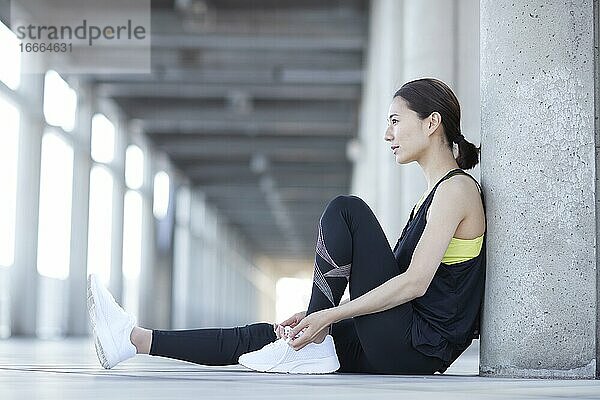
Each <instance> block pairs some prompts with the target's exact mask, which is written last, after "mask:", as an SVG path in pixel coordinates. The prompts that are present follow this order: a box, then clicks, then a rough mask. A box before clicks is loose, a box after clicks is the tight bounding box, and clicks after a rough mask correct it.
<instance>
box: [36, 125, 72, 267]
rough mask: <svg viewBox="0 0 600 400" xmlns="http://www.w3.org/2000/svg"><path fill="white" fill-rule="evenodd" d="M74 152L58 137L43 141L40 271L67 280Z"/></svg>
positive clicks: (47, 135) (48, 136)
mask: <svg viewBox="0 0 600 400" xmlns="http://www.w3.org/2000/svg"><path fill="white" fill-rule="evenodd" d="M72 192H73V149H72V147H71V146H70V145H69V144H68V143H67V142H65V140H64V139H62V138H61V137H60V136H59V135H57V134H54V133H51V132H48V133H46V134H44V136H43V138H42V160H41V173H40V208H39V211H40V213H39V225H38V251H37V270H38V272H39V273H40V274H41V275H44V276H47V277H50V278H56V279H66V278H67V277H68V276H69V262H70V247H71V200H72Z"/></svg>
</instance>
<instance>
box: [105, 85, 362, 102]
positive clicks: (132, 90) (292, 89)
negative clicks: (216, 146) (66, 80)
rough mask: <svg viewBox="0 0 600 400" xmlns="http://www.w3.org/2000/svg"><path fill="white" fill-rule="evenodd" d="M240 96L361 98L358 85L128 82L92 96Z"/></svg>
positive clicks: (190, 97)
mask: <svg viewBox="0 0 600 400" xmlns="http://www.w3.org/2000/svg"><path fill="white" fill-rule="evenodd" d="M235 93H244V94H245V95H247V96H248V97H249V98H251V99H253V100H263V99H264V100H334V101H338V100H349V101H358V100H359V99H360V96H361V91H360V86H358V85H348V86H343V85H329V86H328V85H293V84H279V85H255V84H250V83H247V84H227V85H217V84H211V83H205V84H193V83H170V82H132V83H99V84H97V85H96V94H98V95H99V96H101V97H121V98H124V97H145V98H179V99H215V98H216V99H226V98H229V97H230V96H231V95H232V94H235Z"/></svg>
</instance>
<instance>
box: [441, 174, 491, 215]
mask: <svg viewBox="0 0 600 400" xmlns="http://www.w3.org/2000/svg"><path fill="white" fill-rule="evenodd" d="M437 191H438V192H439V193H437V194H436V196H435V197H437V199H436V198H435V197H434V199H433V200H434V202H435V201H436V200H437V201H438V202H442V203H447V202H452V203H453V204H455V205H458V206H459V207H458V208H457V209H456V211H457V212H459V213H460V214H462V215H463V216H465V217H466V216H468V215H469V214H472V213H473V206H474V205H477V204H479V205H481V195H480V194H479V187H478V186H477V183H475V181H474V179H473V178H471V177H469V176H466V175H463V174H456V175H453V176H451V177H450V178H448V179H446V180H445V181H443V182H441V183H440V184H439V186H438V190H437ZM481 208H482V207H481Z"/></svg>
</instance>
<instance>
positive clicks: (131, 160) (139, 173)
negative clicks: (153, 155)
mask: <svg viewBox="0 0 600 400" xmlns="http://www.w3.org/2000/svg"><path fill="white" fill-rule="evenodd" d="M125 183H126V184H127V187H129V188H130V189H139V188H141V187H142V184H143V183H144V153H143V152H142V149H140V148H139V147H137V146H135V145H131V146H129V147H127V152H126V153H125Z"/></svg>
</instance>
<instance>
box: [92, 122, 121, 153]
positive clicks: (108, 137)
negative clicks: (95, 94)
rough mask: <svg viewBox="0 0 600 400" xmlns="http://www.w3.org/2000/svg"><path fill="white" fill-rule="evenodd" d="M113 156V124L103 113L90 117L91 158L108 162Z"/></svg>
mask: <svg viewBox="0 0 600 400" xmlns="http://www.w3.org/2000/svg"><path fill="white" fill-rule="evenodd" d="M114 157H115V125H114V124H113V123H112V122H110V120H109V119H108V118H106V117H105V116H104V115H103V114H96V115H94V116H93V117H92V159H93V160H94V161H97V162H101V163H110V162H112V160H113V158H114Z"/></svg>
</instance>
